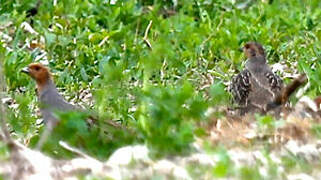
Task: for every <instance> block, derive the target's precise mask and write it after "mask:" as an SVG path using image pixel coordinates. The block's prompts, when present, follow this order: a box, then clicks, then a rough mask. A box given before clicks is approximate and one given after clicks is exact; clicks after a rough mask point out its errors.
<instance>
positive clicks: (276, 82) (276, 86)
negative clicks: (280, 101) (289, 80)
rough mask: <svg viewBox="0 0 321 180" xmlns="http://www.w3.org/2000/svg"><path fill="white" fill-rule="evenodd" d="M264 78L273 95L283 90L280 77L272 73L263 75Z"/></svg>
mask: <svg viewBox="0 0 321 180" xmlns="http://www.w3.org/2000/svg"><path fill="white" fill-rule="evenodd" d="M265 77H266V78H267V79H268V82H269V85H270V88H271V90H272V91H273V92H274V93H278V92H280V91H281V89H282V88H283V80H282V79H281V78H280V76H278V75H276V74H274V73H273V72H272V71H269V72H267V73H265Z"/></svg>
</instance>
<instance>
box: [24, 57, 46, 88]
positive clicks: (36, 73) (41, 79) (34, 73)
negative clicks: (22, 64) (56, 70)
mask: <svg viewBox="0 0 321 180" xmlns="http://www.w3.org/2000/svg"><path fill="white" fill-rule="evenodd" d="M21 72H23V73H26V74H28V75H29V76H30V77H31V78H33V79H34V80H35V81H36V83H37V85H38V86H42V85H45V84H46V83H47V82H48V81H49V80H51V74H50V72H49V69H48V68H47V67H46V66H44V65H42V64H40V63H32V64H29V66H28V67H26V68H23V69H22V70H21Z"/></svg>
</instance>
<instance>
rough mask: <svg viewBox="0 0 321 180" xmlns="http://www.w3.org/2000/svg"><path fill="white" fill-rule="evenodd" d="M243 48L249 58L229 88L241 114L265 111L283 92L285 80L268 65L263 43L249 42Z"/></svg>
mask: <svg viewBox="0 0 321 180" xmlns="http://www.w3.org/2000/svg"><path fill="white" fill-rule="evenodd" d="M242 50H243V52H244V54H245V55H246V57H247V58H248V60H247V62H246V64H245V69H244V70H243V71H242V72H240V73H239V74H238V75H236V76H235V77H233V79H232V82H231V84H230V87H229V90H230V92H231V94H232V96H233V99H234V102H235V103H237V104H238V105H239V106H240V108H241V114H244V113H247V112H264V111H265V110H266V105H267V104H268V103H270V102H271V101H273V99H274V98H275V97H276V96H277V95H278V94H279V93H280V92H281V90H282V88H283V81H282V79H281V78H280V77H279V76H278V75H276V74H274V73H273V72H272V70H271V68H270V67H269V66H268V64H267V62H266V57H265V52H264V49H263V47H262V45H260V44H259V43H257V42H249V43H246V44H245V45H244V47H243V48H242Z"/></svg>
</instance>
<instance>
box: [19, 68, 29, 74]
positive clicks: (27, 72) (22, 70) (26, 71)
mask: <svg viewBox="0 0 321 180" xmlns="http://www.w3.org/2000/svg"><path fill="white" fill-rule="evenodd" d="M21 72H22V73H26V74H29V69H28V67H25V68H23V69H21Z"/></svg>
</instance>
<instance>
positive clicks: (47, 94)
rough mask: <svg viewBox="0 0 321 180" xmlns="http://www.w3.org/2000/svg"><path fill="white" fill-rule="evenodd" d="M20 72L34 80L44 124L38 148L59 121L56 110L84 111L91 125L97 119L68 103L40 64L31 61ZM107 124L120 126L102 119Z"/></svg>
mask: <svg viewBox="0 0 321 180" xmlns="http://www.w3.org/2000/svg"><path fill="white" fill-rule="evenodd" d="M22 72H24V73H27V74H28V75H29V76H30V77H31V78H33V79H34V80H35V81H36V88H37V95H38V101H39V108H40V112H41V115H42V118H43V121H44V123H45V125H46V130H45V131H44V132H43V134H42V136H41V138H40V140H39V141H38V145H37V148H38V149H40V148H41V147H42V145H43V144H44V142H45V141H46V139H47V138H48V136H49V135H50V133H51V131H52V130H53V129H54V128H55V127H56V126H57V124H58V123H59V119H58V117H57V116H56V113H57V112H75V111H76V112H81V113H86V114H87V115H88V118H87V120H86V123H87V125H89V127H91V126H92V125H94V123H95V122H96V121H97V120H98V119H97V115H95V114H94V113H92V112H89V111H88V110H85V109H82V108H80V107H77V106H74V105H72V104H70V103H68V102H67V101H66V100H65V99H64V98H63V97H62V96H61V95H60V94H59V92H58V90H57V88H56V85H55V83H54V81H53V78H52V75H51V73H50V71H49V69H48V68H47V67H46V66H44V65H42V64H40V63H32V64H30V65H29V66H28V67H26V68H24V69H22ZM104 123H105V124H106V125H107V126H110V127H112V128H117V129H121V128H122V126H121V125H119V124H118V123H116V122H114V121H112V120H104Z"/></svg>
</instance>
